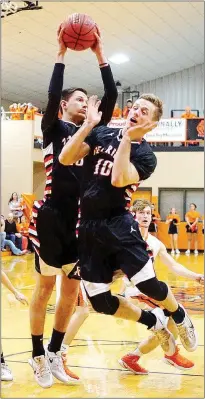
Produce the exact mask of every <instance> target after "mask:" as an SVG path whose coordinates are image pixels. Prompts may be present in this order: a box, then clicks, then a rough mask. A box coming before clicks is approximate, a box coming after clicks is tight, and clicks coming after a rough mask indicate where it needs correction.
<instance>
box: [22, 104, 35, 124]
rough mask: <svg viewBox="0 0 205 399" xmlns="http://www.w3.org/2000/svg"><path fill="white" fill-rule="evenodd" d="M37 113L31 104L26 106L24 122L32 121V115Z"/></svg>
mask: <svg viewBox="0 0 205 399" xmlns="http://www.w3.org/2000/svg"><path fill="white" fill-rule="evenodd" d="M37 111H38V108H37V107H34V105H32V104H31V103H28V104H27V108H26V109H25V111H24V120H25V121H32V120H34V114H35V112H37Z"/></svg>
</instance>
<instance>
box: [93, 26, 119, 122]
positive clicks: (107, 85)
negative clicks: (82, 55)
mask: <svg viewBox="0 0 205 399" xmlns="http://www.w3.org/2000/svg"><path fill="white" fill-rule="evenodd" d="M95 37H96V42H95V44H94V46H93V47H92V48H91V50H92V51H93V52H94V53H95V55H96V57H97V60H98V64H99V67H100V71H101V76H102V81H103V85H104V95H103V98H102V100H101V104H100V107H99V111H102V117H101V120H100V122H99V125H107V124H108V123H109V122H110V120H111V118H112V114H113V110H114V108H115V103H116V101H117V96H118V92H117V87H116V84H115V81H114V78H113V75H112V71H111V68H110V65H109V64H108V60H107V58H106V56H105V54H104V46H103V43H102V39H101V33H100V31H99V29H98V31H97V33H95Z"/></svg>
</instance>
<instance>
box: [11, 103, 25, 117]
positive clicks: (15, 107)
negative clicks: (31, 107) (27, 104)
mask: <svg viewBox="0 0 205 399" xmlns="http://www.w3.org/2000/svg"><path fill="white" fill-rule="evenodd" d="M9 111H10V112H12V114H11V119H12V120H13V121H20V119H21V112H22V110H21V104H20V103H19V104H16V103H14V104H11V105H10V106H9Z"/></svg>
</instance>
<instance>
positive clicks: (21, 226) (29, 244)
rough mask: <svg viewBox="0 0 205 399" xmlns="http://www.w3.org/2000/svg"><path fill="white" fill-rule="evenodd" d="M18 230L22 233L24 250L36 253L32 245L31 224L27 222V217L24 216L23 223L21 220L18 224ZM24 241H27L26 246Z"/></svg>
mask: <svg viewBox="0 0 205 399" xmlns="http://www.w3.org/2000/svg"><path fill="white" fill-rule="evenodd" d="M16 228H17V231H18V233H20V234H21V235H22V245H23V249H27V248H28V250H29V251H30V252H34V250H33V245H32V241H31V240H30V238H29V233H28V230H29V222H28V221H27V219H26V217H25V216H22V218H21V221H20V220H19V221H18V223H17V224H16ZM24 240H25V244H24Z"/></svg>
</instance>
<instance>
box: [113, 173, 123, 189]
mask: <svg viewBox="0 0 205 399" xmlns="http://www.w3.org/2000/svg"><path fill="white" fill-rule="evenodd" d="M111 184H112V186H113V187H124V181H123V177H122V176H121V175H118V176H115V175H112V178H111Z"/></svg>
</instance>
